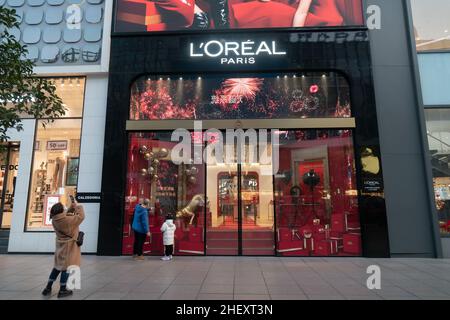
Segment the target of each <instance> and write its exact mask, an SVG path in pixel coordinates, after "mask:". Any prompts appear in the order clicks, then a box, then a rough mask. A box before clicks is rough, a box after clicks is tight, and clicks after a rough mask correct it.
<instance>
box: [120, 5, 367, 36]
mask: <svg viewBox="0 0 450 320" xmlns="http://www.w3.org/2000/svg"><path fill="white" fill-rule="evenodd" d="M360 25H363V15H362V5H361V0H208V1H206V0H117V4H116V23H115V31H116V32H160V31H182V30H198V31H204V30H205V31H206V30H214V29H273V28H303V27H339V26H360Z"/></svg>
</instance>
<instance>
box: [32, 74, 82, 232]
mask: <svg viewBox="0 0 450 320" xmlns="http://www.w3.org/2000/svg"><path fill="white" fill-rule="evenodd" d="M52 80H53V82H54V84H55V85H56V92H57V94H58V95H59V97H60V98H61V99H62V101H63V104H64V107H65V108H66V114H65V115H64V117H62V118H60V119H57V120H55V121H54V122H52V123H47V120H45V119H39V120H37V121H36V136H35V142H34V154H33V166H32V173H31V180H30V187H29V194H28V208H27V210H28V212H27V220H26V231H51V230H53V228H52V225H51V221H50V220H49V212H50V208H51V206H52V205H53V204H54V203H56V202H59V201H61V202H63V203H68V202H69V196H70V195H74V194H75V193H76V188H77V183H78V168H79V162H80V145H81V124H82V116H83V106H84V89H85V79H84V78H80V77H64V78H54V79H52ZM44 124H45V126H44Z"/></svg>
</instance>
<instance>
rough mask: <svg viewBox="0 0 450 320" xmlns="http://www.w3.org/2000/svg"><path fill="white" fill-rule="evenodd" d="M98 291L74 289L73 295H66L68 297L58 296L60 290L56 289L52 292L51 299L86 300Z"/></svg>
mask: <svg viewBox="0 0 450 320" xmlns="http://www.w3.org/2000/svg"><path fill="white" fill-rule="evenodd" d="M96 292H97V291H92V290H74V291H73V295H72V296H70V297H66V298H58V296H57V293H58V290H56V291H55V292H54V293H53V294H52V298H51V300H84V299H86V298H87V297H89V296H91V295H93V294H94V293H96Z"/></svg>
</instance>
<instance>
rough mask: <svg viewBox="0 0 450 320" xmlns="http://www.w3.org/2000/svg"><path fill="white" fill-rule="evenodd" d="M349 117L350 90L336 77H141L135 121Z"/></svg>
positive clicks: (136, 89)
mask: <svg viewBox="0 0 450 320" xmlns="http://www.w3.org/2000/svg"><path fill="white" fill-rule="evenodd" d="M312 117H315V118H336V117H337V118H343V117H351V108H350V89H349V86H348V83H347V81H346V79H345V78H344V77H343V76H341V75H339V74H337V73H333V72H331V73H283V74H259V75H246V76H241V77H239V78H237V77H236V76H233V77H225V76H207V77H202V76H192V77H175V76H172V77H167V76H165V77H162V76H151V77H148V76H147V77H142V78H140V79H138V80H137V81H136V82H135V83H134V84H133V86H132V89H131V103H130V119H131V120H163V119H174V120H182V119H198V120H208V119H210V120H212V119H283V118H284V119H298V118H312Z"/></svg>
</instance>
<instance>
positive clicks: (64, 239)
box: [42, 202, 84, 298]
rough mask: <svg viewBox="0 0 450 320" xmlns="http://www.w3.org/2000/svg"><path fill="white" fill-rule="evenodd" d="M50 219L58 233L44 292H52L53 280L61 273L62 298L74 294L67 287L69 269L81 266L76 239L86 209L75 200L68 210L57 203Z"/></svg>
mask: <svg viewBox="0 0 450 320" xmlns="http://www.w3.org/2000/svg"><path fill="white" fill-rule="evenodd" d="M50 219H52V224H53V228H54V229H55V235H56V247H55V264H54V267H53V270H52V272H51V273H50V277H49V280H48V283H47V287H46V288H45V289H44V291H42V294H43V295H45V296H47V295H49V294H51V292H52V285H53V282H55V281H56V279H57V278H58V275H59V274H60V273H61V278H60V290H59V292H58V298H62V297H67V296H70V295H72V294H73V291H72V290H68V289H67V288H66V284H67V280H68V278H69V273H68V272H67V269H68V268H69V267H70V266H78V267H79V266H80V262H81V249H80V247H79V246H78V245H77V243H76V241H77V238H78V233H79V231H80V230H79V226H80V224H81V223H82V222H83V220H84V209H83V207H82V206H81V205H79V204H78V203H76V202H73V203H72V205H71V206H70V208H69V209H68V210H67V209H65V208H64V206H63V205H62V203H57V204H55V205H54V206H53V207H52V208H51V210H50Z"/></svg>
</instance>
